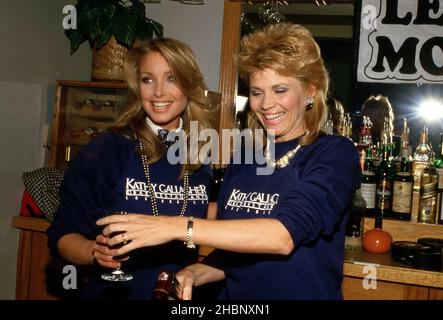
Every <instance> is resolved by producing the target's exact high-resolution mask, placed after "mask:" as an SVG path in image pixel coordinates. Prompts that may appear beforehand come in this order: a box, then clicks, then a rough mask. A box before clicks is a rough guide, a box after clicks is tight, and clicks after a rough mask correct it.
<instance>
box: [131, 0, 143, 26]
mask: <svg viewBox="0 0 443 320" xmlns="http://www.w3.org/2000/svg"><path fill="white" fill-rule="evenodd" d="M131 10H132V14H133V15H134V17H136V20H137V22H139V21H143V20H144V18H145V14H146V7H145V5H144V4H143V2H140V1H132V7H131Z"/></svg>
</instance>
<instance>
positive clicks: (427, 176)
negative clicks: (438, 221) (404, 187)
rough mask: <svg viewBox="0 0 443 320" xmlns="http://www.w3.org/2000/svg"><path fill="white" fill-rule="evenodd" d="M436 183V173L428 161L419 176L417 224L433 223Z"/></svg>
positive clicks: (435, 210)
mask: <svg viewBox="0 0 443 320" xmlns="http://www.w3.org/2000/svg"><path fill="white" fill-rule="evenodd" d="M437 181H438V175H437V171H436V170H435V168H434V166H433V164H432V163H431V162H430V161H429V162H428V165H427V166H426V168H424V169H423V171H422V172H421V176H420V199H419V205H418V222H421V223H435V217H436V213H437Z"/></svg>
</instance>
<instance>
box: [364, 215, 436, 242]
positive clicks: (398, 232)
mask: <svg viewBox="0 0 443 320" xmlns="http://www.w3.org/2000/svg"><path fill="white" fill-rule="evenodd" d="M372 228H374V219H372V218H365V221H364V232H365V231H367V230H370V229H372ZM383 229H384V230H386V231H388V232H389V233H390V234H391V236H392V238H393V239H394V241H417V239H418V238H439V239H443V225H441V224H424V223H418V222H411V221H400V220H390V219H384V220H383Z"/></svg>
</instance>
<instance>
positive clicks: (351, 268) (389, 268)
mask: <svg viewBox="0 0 443 320" xmlns="http://www.w3.org/2000/svg"><path fill="white" fill-rule="evenodd" d="M365 265H374V266H376V268H377V280H381V281H389V282H396V283H402V284H412V285H416V286H426V287H434V288H443V270H442V271H441V272H436V271H429V270H422V269H413V268H412V267H410V266H408V265H405V264H402V263H399V262H396V261H394V260H392V259H391V257H390V254H389V253H387V254H374V253H368V252H366V251H364V250H363V249H361V248H360V249H355V250H345V263H344V268H343V273H344V276H349V277H357V278H364V277H365V276H366V275H367V272H365V273H364V272H363V268H364V267H365Z"/></svg>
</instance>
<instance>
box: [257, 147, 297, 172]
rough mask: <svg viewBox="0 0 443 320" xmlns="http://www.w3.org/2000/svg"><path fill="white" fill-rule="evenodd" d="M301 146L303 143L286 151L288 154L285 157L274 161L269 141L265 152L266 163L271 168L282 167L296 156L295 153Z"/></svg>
mask: <svg viewBox="0 0 443 320" xmlns="http://www.w3.org/2000/svg"><path fill="white" fill-rule="evenodd" d="M300 148H301V145H298V146H297V147H295V148H294V149H292V150H289V151H288V152H286V154H285V155H284V156H283V157H281V158H280V159H278V160H277V161H273V160H271V152H270V151H269V143H268V144H267V145H266V149H265V154H264V155H265V160H266V163H267V164H268V166H269V167H271V168H277V169H282V168H284V167H286V166H287V165H288V164H289V161H290V160H291V159H292V158H294V157H295V154H296V153H297V151H298V150H300Z"/></svg>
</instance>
